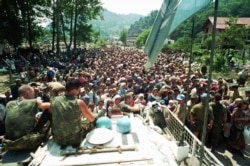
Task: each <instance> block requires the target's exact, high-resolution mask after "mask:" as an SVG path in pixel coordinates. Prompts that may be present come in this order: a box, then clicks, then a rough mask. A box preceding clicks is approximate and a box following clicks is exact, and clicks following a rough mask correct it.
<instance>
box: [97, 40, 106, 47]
mask: <svg viewBox="0 0 250 166" xmlns="http://www.w3.org/2000/svg"><path fill="white" fill-rule="evenodd" d="M106 46H107V41H106V40H104V39H99V40H98V41H97V42H96V43H95V45H94V48H100V47H106Z"/></svg>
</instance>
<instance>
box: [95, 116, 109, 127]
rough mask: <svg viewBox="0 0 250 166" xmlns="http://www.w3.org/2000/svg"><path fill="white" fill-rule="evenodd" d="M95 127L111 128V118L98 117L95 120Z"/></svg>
mask: <svg viewBox="0 0 250 166" xmlns="http://www.w3.org/2000/svg"><path fill="white" fill-rule="evenodd" d="M96 127H97V128H102V127H103V128H107V129H111V127H112V123H111V120H110V119H109V118H108V117H100V118H98V119H97V121H96Z"/></svg>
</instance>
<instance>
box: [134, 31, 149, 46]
mask: <svg viewBox="0 0 250 166" xmlns="http://www.w3.org/2000/svg"><path fill="white" fill-rule="evenodd" d="M150 31H151V28H148V29H146V30H145V31H143V32H142V33H141V34H139V35H138V37H137V38H136V41H135V45H136V47H137V48H141V47H142V46H144V45H145V43H146V40H147V38H148V35H149V33H150Z"/></svg>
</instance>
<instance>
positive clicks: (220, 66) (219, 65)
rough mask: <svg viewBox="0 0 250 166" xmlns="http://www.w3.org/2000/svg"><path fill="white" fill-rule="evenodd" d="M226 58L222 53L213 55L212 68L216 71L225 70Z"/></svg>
mask: <svg viewBox="0 0 250 166" xmlns="http://www.w3.org/2000/svg"><path fill="white" fill-rule="evenodd" d="M225 64H226V59H225V56H223V55H220V54H219V55H215V56H214V60H213V69H214V70H215V71H217V72H219V71H223V70H225Z"/></svg>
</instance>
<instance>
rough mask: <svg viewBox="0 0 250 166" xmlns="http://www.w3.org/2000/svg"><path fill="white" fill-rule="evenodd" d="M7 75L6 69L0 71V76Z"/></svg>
mask: <svg viewBox="0 0 250 166" xmlns="http://www.w3.org/2000/svg"><path fill="white" fill-rule="evenodd" d="M5 74H8V70H7V69H6V68H2V69H0V75H5Z"/></svg>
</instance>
